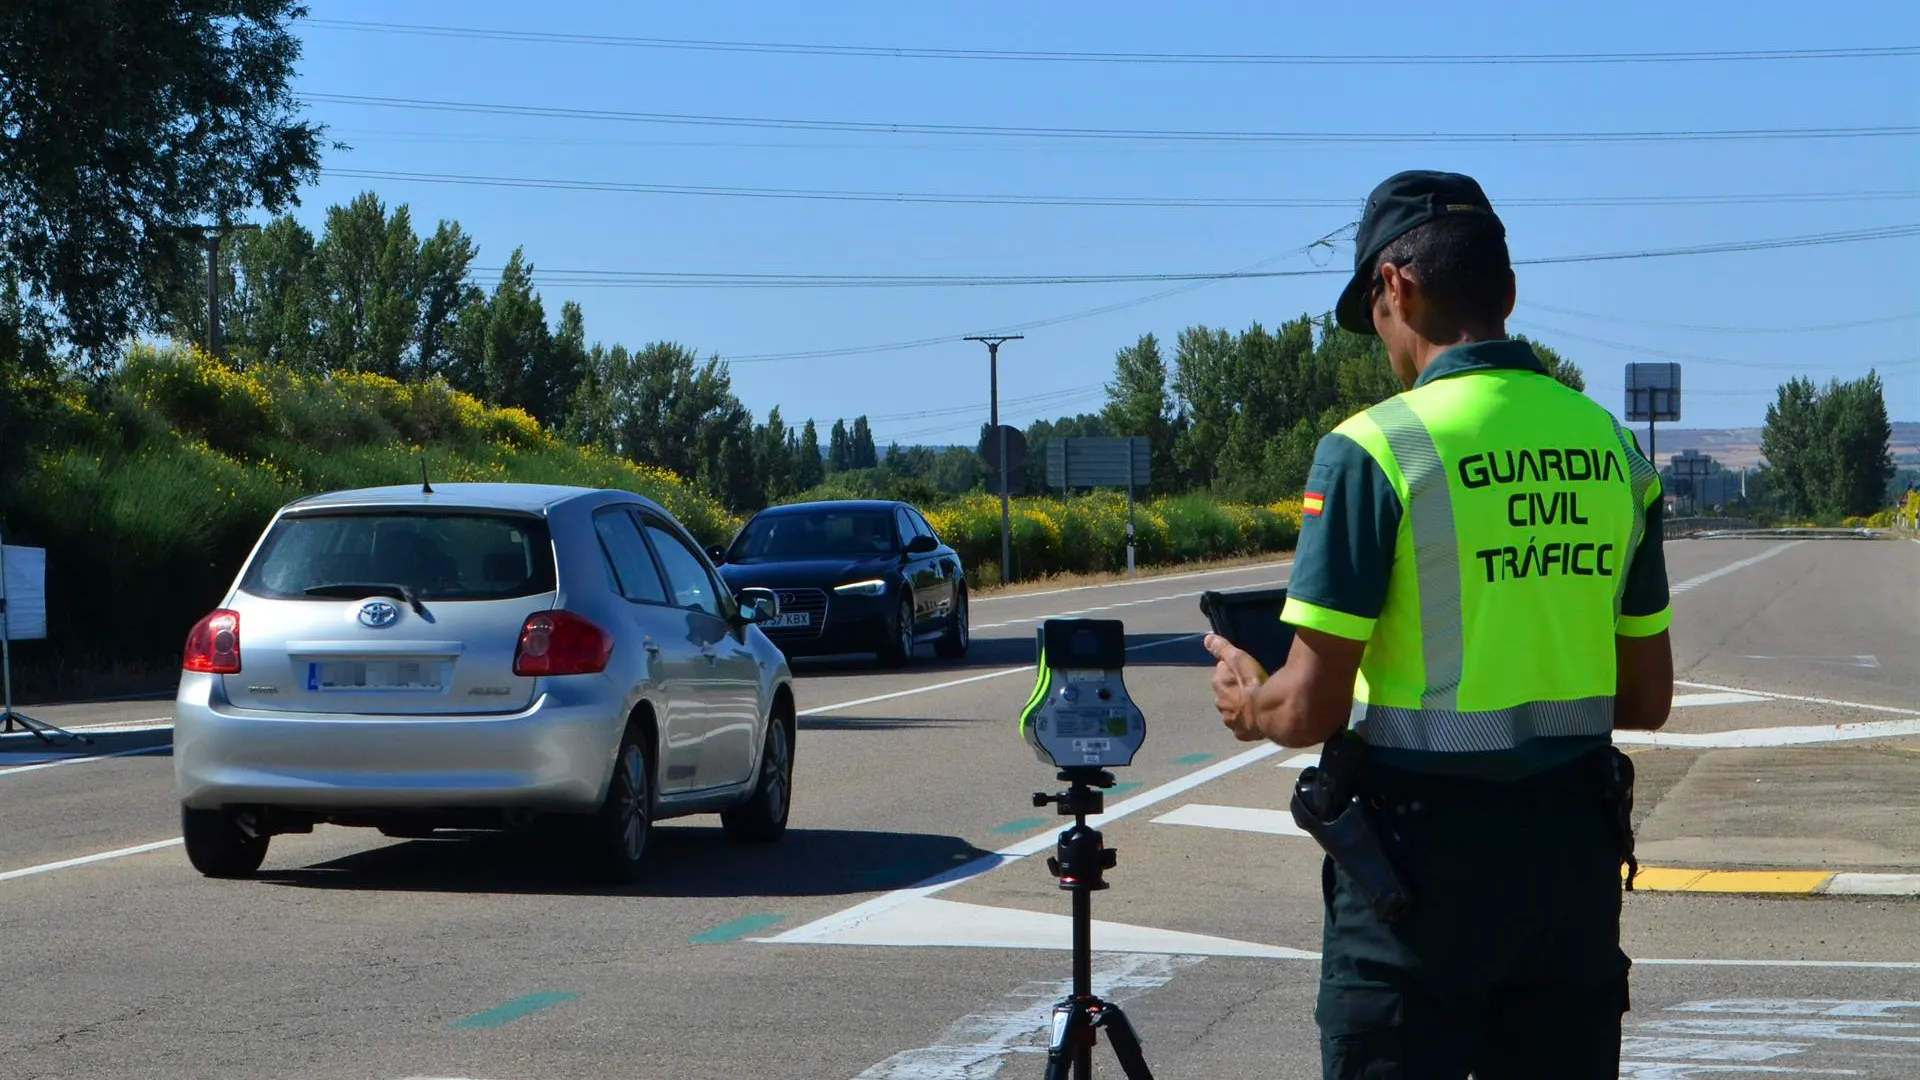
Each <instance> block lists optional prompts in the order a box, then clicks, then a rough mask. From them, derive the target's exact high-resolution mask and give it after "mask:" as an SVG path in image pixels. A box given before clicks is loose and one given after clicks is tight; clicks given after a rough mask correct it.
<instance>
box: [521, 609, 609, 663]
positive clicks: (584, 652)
mask: <svg viewBox="0 0 1920 1080" xmlns="http://www.w3.org/2000/svg"><path fill="white" fill-rule="evenodd" d="M612 655H613V635H612V634H609V633H607V632H606V631H605V630H602V629H600V627H598V626H596V625H594V624H593V623H591V622H588V621H587V620H586V619H583V618H581V617H580V616H578V615H575V614H574V613H573V612H571V611H541V612H536V613H534V614H532V615H529V616H527V621H526V624H525V625H523V626H522V627H521V628H520V647H519V648H518V649H516V650H514V654H513V673H514V674H515V675H523V676H524V675H591V674H593V673H594V672H598V671H605V670H606V669H607V659H608V657H610V656H612Z"/></svg>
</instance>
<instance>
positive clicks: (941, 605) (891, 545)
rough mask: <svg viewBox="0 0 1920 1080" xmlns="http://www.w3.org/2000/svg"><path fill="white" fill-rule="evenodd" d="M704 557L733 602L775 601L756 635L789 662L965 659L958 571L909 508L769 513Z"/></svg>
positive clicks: (836, 505) (865, 503)
mask: <svg viewBox="0 0 1920 1080" xmlns="http://www.w3.org/2000/svg"><path fill="white" fill-rule="evenodd" d="M708 554H709V555H711V556H712V557H713V561H714V563H715V564H716V566H717V567H718V568H719V570H720V575H721V577H722V578H724V579H725V580H726V583H727V586H728V588H730V589H732V590H733V591H734V592H735V593H738V592H739V591H740V590H741V589H746V588H764V589H772V590H773V591H774V592H775V594H776V595H778V596H779V598H780V613H779V615H778V616H776V617H775V618H773V619H771V620H768V621H765V622H762V623H760V624H759V626H760V629H761V630H762V631H763V632H765V633H766V635H767V636H768V637H769V638H771V639H772V640H773V643H774V644H775V645H778V646H779V647H780V649H781V651H783V652H785V653H786V654H787V655H788V656H790V657H793V656H828V655H842V654H847V653H868V652H871V653H878V654H879V657H880V659H881V661H882V662H883V663H886V664H889V665H895V666H897V665H900V664H905V663H908V662H910V661H912V659H913V658H914V652H915V649H916V648H917V647H918V646H920V645H923V644H927V643H931V644H932V645H933V648H934V652H935V653H937V654H938V655H940V656H942V657H946V658H949V659H953V658H958V657H962V656H965V655H966V653H967V644H968V629H967V575H966V568H965V567H964V566H962V565H961V562H960V555H959V553H957V552H955V551H954V550H953V549H952V548H950V547H948V546H947V545H946V544H945V543H943V542H941V540H940V537H939V536H937V535H935V533H934V531H933V527H932V526H930V525H928V524H927V519H926V518H925V517H924V516H923V515H922V514H921V513H920V511H919V510H917V509H915V508H914V507H913V506H911V505H910V504H907V503H903V502H890V501H880V500H834V501H831V502H812V503H795V504H793V505H789V506H774V507H769V508H767V509H765V510H762V511H760V512H759V513H758V514H755V515H754V516H753V517H751V518H749V519H748V521H747V523H746V524H745V525H744V526H742V527H741V529H740V533H739V535H737V536H735V537H734V538H733V543H732V544H730V545H728V546H727V547H726V548H725V549H721V548H718V547H716V548H714V549H712V550H711V551H709V552H708Z"/></svg>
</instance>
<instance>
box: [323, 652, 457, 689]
mask: <svg viewBox="0 0 1920 1080" xmlns="http://www.w3.org/2000/svg"><path fill="white" fill-rule="evenodd" d="M307 689H308V690H309V691H312V692H313V693H316V694H326V693H339V692H342V691H351V692H355V693H366V692H369V691H373V692H406V691H434V690H438V689H440V665H439V664H435V663H428V662H424V661H419V660H324V661H320V662H317V663H311V664H308V665H307Z"/></svg>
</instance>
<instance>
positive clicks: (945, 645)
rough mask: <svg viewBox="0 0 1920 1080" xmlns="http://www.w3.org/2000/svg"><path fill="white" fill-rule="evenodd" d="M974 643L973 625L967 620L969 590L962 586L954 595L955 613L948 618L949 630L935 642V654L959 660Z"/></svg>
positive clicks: (943, 657) (946, 658)
mask: <svg viewBox="0 0 1920 1080" xmlns="http://www.w3.org/2000/svg"><path fill="white" fill-rule="evenodd" d="M972 643H973V626H972V624H971V623H969V622H968V621H967V590H966V586H964V585H963V586H961V587H960V588H959V589H958V590H957V591H956V595H955V597H954V602H953V615H952V617H950V618H949V619H948V620H947V632H946V633H944V634H942V635H940V640H939V641H937V642H935V643H934V646H933V651H934V654H935V655H937V656H939V657H941V658H942V659H945V660H959V659H961V658H963V657H965V656H966V655H967V646H968V645H970V644H972Z"/></svg>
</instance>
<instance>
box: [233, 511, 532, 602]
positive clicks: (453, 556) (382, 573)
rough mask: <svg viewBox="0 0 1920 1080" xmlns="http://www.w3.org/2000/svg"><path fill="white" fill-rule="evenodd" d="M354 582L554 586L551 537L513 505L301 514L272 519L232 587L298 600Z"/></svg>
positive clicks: (475, 587) (451, 588) (458, 595)
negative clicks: (511, 510)
mask: <svg viewBox="0 0 1920 1080" xmlns="http://www.w3.org/2000/svg"><path fill="white" fill-rule="evenodd" d="M356 585H386V586H392V585H398V586H401V587H403V588H405V589H407V590H409V591H411V592H412V593H413V594H414V595H415V596H416V597H418V598H419V599H421V600H507V599H513V598H515V597H522V596H533V595H536V594H539V593H544V592H551V591H553V588H554V571H553V545H552V544H551V543H549V541H548V538H547V526H546V522H545V521H542V520H541V519H539V518H535V517H526V516H522V515H517V514H493V513H487V512H484V511H473V512H446V511H440V512H433V513H424V512H422V513H394V512H383V513H321V514H303V515H299V516H289V517H285V518H282V519H281V520H280V521H279V522H278V523H277V524H275V525H274V527H273V529H272V531H271V532H269V533H268V535H267V538H266V542H265V543H264V544H262V545H261V549H260V553H259V555H258V556H256V557H255V558H254V560H253V563H252V565H250V566H249V567H248V568H247V574H246V577H245V578H244V579H243V580H242V582H241V584H240V587H241V589H243V590H244V591H246V592H248V593H251V594H253V595H255V596H264V597H269V598H273V599H283V600H306V599H327V598H328V597H327V596H326V595H325V594H326V593H328V592H331V591H334V590H335V589H336V588H337V587H339V586H356ZM316 592H318V593H319V595H316ZM334 598H335V599H337V597H334Z"/></svg>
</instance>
